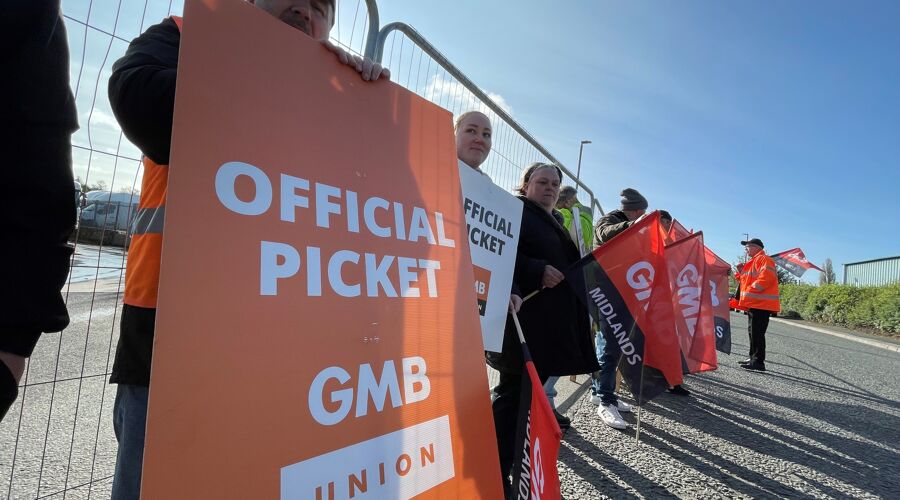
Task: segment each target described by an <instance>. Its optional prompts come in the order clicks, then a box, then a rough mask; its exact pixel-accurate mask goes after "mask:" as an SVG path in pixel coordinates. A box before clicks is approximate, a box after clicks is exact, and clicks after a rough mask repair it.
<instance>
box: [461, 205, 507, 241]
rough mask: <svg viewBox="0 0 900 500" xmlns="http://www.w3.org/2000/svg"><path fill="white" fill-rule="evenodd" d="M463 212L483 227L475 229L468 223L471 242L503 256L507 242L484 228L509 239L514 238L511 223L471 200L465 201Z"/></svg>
mask: <svg viewBox="0 0 900 500" xmlns="http://www.w3.org/2000/svg"><path fill="white" fill-rule="evenodd" d="M463 210H464V211H465V213H466V216H467V217H468V218H469V219H471V220H473V221H478V222H479V223H481V225H482V227H478V226H477V225H476V226H475V227H473V226H472V224H471V223H466V229H467V230H468V233H469V242H470V243H471V244H473V245H475V246H479V247H481V248H484V249H485V250H487V251H489V252H491V253H495V254H497V255H503V247H504V246H505V245H506V240H504V239H503V238H500V237H497V236H496V235H494V234H491V233H489V232H487V231H485V229H484V227H485V226H486V227H487V228H489V229H492V230H494V231H496V232H498V233H500V234H502V235H504V236H506V237H507V238H512V237H513V235H512V226H510V224H509V221H507V220H506V219H505V218H503V217H501V216H500V215H498V214H496V213H494V212H493V211H492V210H490V209H487V208H485V207H484V206H482V205H480V204H478V203H477V202H474V201H472V200H471V199H469V198H466V199H465V202H464V203H463Z"/></svg>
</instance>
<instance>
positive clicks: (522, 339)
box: [510, 292, 537, 344]
mask: <svg viewBox="0 0 900 500" xmlns="http://www.w3.org/2000/svg"><path fill="white" fill-rule="evenodd" d="M535 293H537V292H534V293H532V294H531V295H534V294H535ZM531 295H529V297H531ZM510 314H512V317H513V323H515V324H516V332H518V334H519V342H521V343H523V344H524V343H525V335H524V334H522V325H520V324H519V315H518V314H516V313H515V312H510Z"/></svg>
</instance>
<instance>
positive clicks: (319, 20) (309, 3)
mask: <svg viewBox="0 0 900 500" xmlns="http://www.w3.org/2000/svg"><path fill="white" fill-rule="evenodd" d="M247 1H248V2H250V3H252V4H253V5H256V6H257V7H259V8H260V9H262V10H264V11H266V12H268V13H269V14H271V15H273V16H275V17H277V18H278V19H281V21H282V22H284V23H286V24H289V25H290V26H293V27H294V28H297V29H298V30H300V31H302V32H304V33H306V34H307V35H309V36H310V37H312V38H313V39H314V40H317V41H320V42H324V41H326V40H328V35H329V34H330V33H331V27H332V26H334V10H335V1H336V0H247Z"/></svg>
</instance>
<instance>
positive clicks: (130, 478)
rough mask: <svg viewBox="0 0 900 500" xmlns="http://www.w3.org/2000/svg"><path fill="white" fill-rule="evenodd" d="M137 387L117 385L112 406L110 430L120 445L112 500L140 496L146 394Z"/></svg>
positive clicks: (145, 422) (127, 499) (130, 498)
mask: <svg viewBox="0 0 900 500" xmlns="http://www.w3.org/2000/svg"><path fill="white" fill-rule="evenodd" d="M148 391H149V389H148V388H147V387H143V386H140V385H129V384H119V388H118V390H117V391H116V402H115V405H114V406H113V431H115V433H116V440H117V441H118V442H119V451H118V453H117V454H116V470H115V473H114V474H113V486H112V496H111V500H137V499H139V498H140V496H141V467H142V466H143V463H144V431H145V430H146V427H147V395H148Z"/></svg>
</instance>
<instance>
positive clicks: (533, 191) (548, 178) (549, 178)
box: [516, 163, 562, 212]
mask: <svg viewBox="0 0 900 500" xmlns="http://www.w3.org/2000/svg"><path fill="white" fill-rule="evenodd" d="M561 181H562V170H560V169H559V167H557V166H556V165H553V164H550V163H532V164H531V165H529V166H528V168H526V169H525V171H524V172H522V180H521V182H520V183H519V187H517V188H516V192H517V193H519V194H521V195H523V196H525V197H526V198H528V199H529V200H531V201H533V202H535V203H537V204H538V205H540V206H542V207H543V208H544V210H546V211H547V212H550V211H552V210H553V207H555V206H556V200H557V199H559V185H560V182H561Z"/></svg>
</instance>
